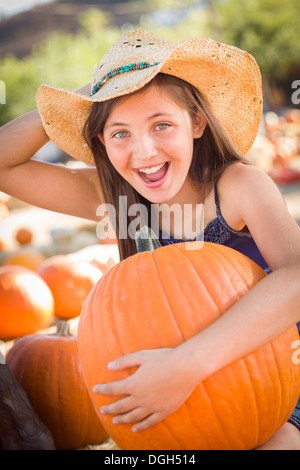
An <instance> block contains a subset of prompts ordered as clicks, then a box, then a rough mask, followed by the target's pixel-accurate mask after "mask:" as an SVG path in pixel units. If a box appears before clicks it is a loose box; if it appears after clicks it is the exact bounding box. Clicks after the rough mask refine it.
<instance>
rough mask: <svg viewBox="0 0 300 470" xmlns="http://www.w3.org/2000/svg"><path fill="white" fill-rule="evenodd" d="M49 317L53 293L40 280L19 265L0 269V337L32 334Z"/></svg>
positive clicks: (52, 312) (46, 323)
mask: <svg viewBox="0 0 300 470" xmlns="http://www.w3.org/2000/svg"><path fill="white" fill-rule="evenodd" d="M53 317H54V300H53V296H52V293H51V291H50V289H49V287H48V286H47V284H46V283H45V282H44V281H43V279H41V278H40V277H39V276H38V275H37V274H36V273H34V272H33V271H31V270H29V269H27V268H24V267H21V266H2V267H1V268H0V339H2V340H6V339H11V338H17V337H18V336H22V335H26V334H30V333H35V332H36V331H37V330H40V329H42V328H46V327H47V326H49V325H50V324H51V322H52V320H53Z"/></svg>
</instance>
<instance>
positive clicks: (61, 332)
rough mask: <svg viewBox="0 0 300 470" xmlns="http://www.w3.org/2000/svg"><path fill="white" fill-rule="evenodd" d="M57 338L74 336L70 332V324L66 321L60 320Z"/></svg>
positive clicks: (57, 325)
mask: <svg viewBox="0 0 300 470" xmlns="http://www.w3.org/2000/svg"><path fill="white" fill-rule="evenodd" d="M55 335H56V336H73V335H72V334H71V332H70V323H69V322H68V321H65V320H58V322H57V324H56V333H55Z"/></svg>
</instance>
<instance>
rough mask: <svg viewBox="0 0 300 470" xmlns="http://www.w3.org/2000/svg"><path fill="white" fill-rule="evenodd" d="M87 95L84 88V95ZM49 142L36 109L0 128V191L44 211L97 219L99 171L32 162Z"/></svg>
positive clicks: (99, 198) (99, 195) (99, 199)
mask: <svg viewBox="0 0 300 470" xmlns="http://www.w3.org/2000/svg"><path fill="white" fill-rule="evenodd" d="M87 92H88V91H87V89H86V87H84V88H83V89H82V93H87ZM48 141H49V138H48V136H47V134H46V132H45V130H44V128H43V125H42V122H41V119H40V116H39V114H38V111H37V110H36V109H35V110H33V111H30V112H29V113H27V114H24V115H23V116H20V117H18V118H16V119H14V120H13V121H11V122H9V123H8V124H6V125H5V126H2V127H1V128H0V149H1V152H0V191H3V192H5V193H7V194H10V195H11V196H14V197H16V198H18V199H20V200H22V201H24V202H27V203H29V204H32V205H34V206H38V207H42V208H44V209H48V210H53V211H55V212H61V213H65V214H69V215H74V216H78V217H82V218H86V219H91V220H97V218H96V208H97V206H98V205H99V204H100V203H101V194H100V188H99V183H98V176H97V172H96V169H94V168H91V169H90V168H80V169H69V168H66V167H63V166H60V165H53V164H50V163H46V162H42V161H37V160H34V159H32V157H33V156H34V155H35V154H36V152H37V151H38V150H39V149H40V148H41V147H43V146H44V145H45V144H46V143H47V142H48Z"/></svg>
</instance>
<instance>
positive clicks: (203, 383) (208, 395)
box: [202, 377, 234, 450]
mask: <svg viewBox="0 0 300 470" xmlns="http://www.w3.org/2000/svg"><path fill="white" fill-rule="evenodd" d="M208 379H209V377H208ZM202 385H203V389H204V391H205V393H206V395H207V398H208V399H209V402H210V403H211V405H212V406H211V407H210V408H211V410H212V411H213V413H214V415H215V417H216V419H217V422H218V424H219V429H221V431H222V434H223V437H224V440H225V442H226V443H227V444H226V445H228V447H229V450H234V449H233V448H232V445H231V444H230V441H229V439H228V436H227V434H226V432H225V430H224V426H223V423H222V421H221V420H220V418H219V414H218V412H217V410H216V409H215V407H214V406H213V401H212V398H211V397H210V394H209V392H208V390H207V383H206V380H204V381H203V382H202ZM212 450H214V449H212Z"/></svg>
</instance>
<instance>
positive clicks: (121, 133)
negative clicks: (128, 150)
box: [113, 131, 128, 139]
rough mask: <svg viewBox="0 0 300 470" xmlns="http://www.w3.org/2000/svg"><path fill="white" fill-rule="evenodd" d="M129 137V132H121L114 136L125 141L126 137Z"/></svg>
mask: <svg viewBox="0 0 300 470" xmlns="http://www.w3.org/2000/svg"><path fill="white" fill-rule="evenodd" d="M127 136H128V132H127V131H119V132H116V133H115V134H114V135H113V137H116V138H117V139H124V137H127Z"/></svg>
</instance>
